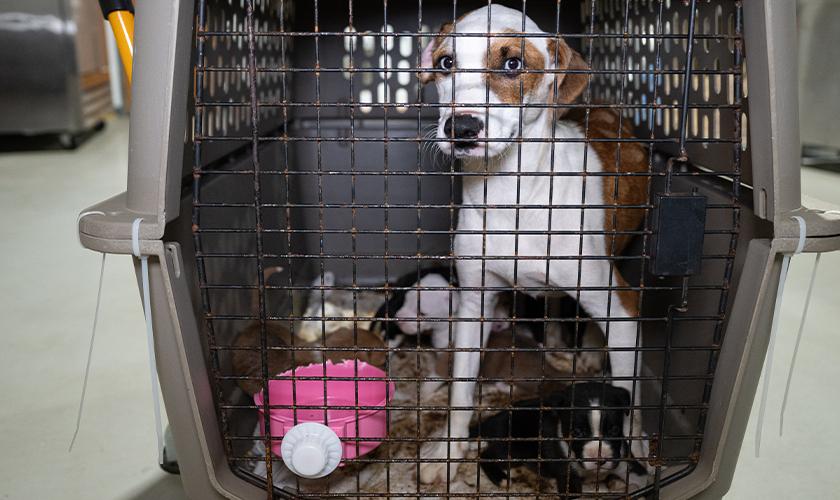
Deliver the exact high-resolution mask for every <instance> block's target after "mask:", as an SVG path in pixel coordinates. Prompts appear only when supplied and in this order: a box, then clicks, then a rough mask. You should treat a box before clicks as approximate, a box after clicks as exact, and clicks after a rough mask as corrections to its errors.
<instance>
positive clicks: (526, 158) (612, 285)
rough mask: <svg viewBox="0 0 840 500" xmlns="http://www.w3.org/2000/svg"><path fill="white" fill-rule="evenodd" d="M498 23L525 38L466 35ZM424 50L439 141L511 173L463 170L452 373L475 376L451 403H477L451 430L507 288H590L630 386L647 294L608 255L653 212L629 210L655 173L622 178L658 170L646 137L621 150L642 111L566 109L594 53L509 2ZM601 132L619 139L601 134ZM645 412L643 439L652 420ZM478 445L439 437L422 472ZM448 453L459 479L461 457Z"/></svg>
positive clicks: (586, 295) (616, 371) (463, 426)
mask: <svg viewBox="0 0 840 500" xmlns="http://www.w3.org/2000/svg"><path fill="white" fill-rule="evenodd" d="M488 9H490V12H489V13H488ZM523 20H524V28H525V29H524V32H523ZM488 22H489V31H490V32H491V34H493V35H496V34H508V35H509V34H517V33H519V34H521V36H513V37H510V36H505V37H499V36H490V37H487V36H484V37H482V36H465V37H457V36H455V35H453V33H454V34H459V33H460V34H473V35H474V34H482V33H483V34H486V33H487V32H488ZM523 48H524V50H523ZM488 50H489V52H488ZM421 60H422V67H423V69H425V70H426V71H425V72H424V73H422V74H421V79H422V80H423V81H425V82H431V81H434V82H435V84H436V86H437V91H438V96H439V97H440V102H441V104H443V105H442V106H440V118H439V121H438V128H437V139H438V146H439V148H440V150H441V151H442V152H443V153H445V154H449V155H452V156H454V157H455V158H457V159H459V160H460V168H461V169H462V170H463V171H465V172H472V173H488V174H500V175H467V176H463V177H462V179H463V196H462V198H463V206H462V208H461V209H460V211H459V214H458V224H457V230H456V233H457V234H456V235H455V241H454V250H455V251H454V255H456V256H458V257H467V258H468V259H469V260H468V259H463V260H457V261H456V269H457V271H458V276H459V279H460V285H461V286H462V287H463V289H464V290H463V291H462V292H461V297H460V305H459V307H458V312H457V317H458V319H460V320H462V321H459V322H457V323H455V325H454V328H453V340H454V344H455V346H454V347H455V348H457V349H459V351H457V352H455V353H454V358H453V377H454V378H455V379H462V380H461V381H456V382H453V383H452V387H451V391H452V392H451V404H452V406H453V407H462V408H466V409H464V410H459V411H452V412H450V413H449V422H448V423H447V424H446V425H444V426H443V429H444V430H443V431H440V433H439V435H441V436H449V437H453V438H463V437H466V436H467V435H468V432H469V422H470V419H471V417H472V410H471V409H469V408H471V407H472V406H473V393H474V388H475V380H476V375H477V374H478V368H479V353H478V349H477V348H478V346H479V345H480V344H481V342H482V339H483V340H484V341H485V343H486V340H487V336H488V335H489V333H490V331H489V328H482V323H481V322H480V321H478V319H480V318H484V317H488V316H490V315H491V313H492V312H493V310H494V308H495V306H496V303H497V301H498V296H499V293H498V292H497V291H494V290H493V288H495V287H507V286H519V287H534V288H539V287H543V288H545V287H557V288H561V289H562V288H566V289H569V288H578V287H579V289H580V293H579V294H576V298H578V300H579V302H580V305H581V307H582V308H583V309H584V310H585V311H586V312H587V313H588V314H589V315H590V316H591V317H592V318H597V319H599V322H598V325H599V326H600V327H601V330H602V331H603V332H605V334H606V336H607V340H608V341H607V344H608V345H609V346H610V348H612V349H613V350H611V351H610V363H611V366H612V373H613V375H614V376H616V377H617V378H619V377H620V378H621V379H618V380H616V382H615V384H616V385H619V386H621V387H624V388H625V389H627V390H630V389H631V388H632V381H631V377H632V376H633V375H634V370H635V367H636V366H637V363H636V355H635V353H634V352H633V351H632V349H633V348H634V347H635V346H636V345H637V344H639V343H641V341H640V339H638V335H637V328H638V325H637V321H635V318H636V316H637V311H638V305H639V302H638V292H637V291H635V290H632V289H630V287H628V285H627V283H626V282H625V281H624V279H623V278H622V277H621V275H620V274H619V273H618V272H617V271H616V270H615V269H614V268H613V266H611V264H610V260H609V257H611V256H613V255H617V254H619V253H620V252H621V250H622V249H623V248H624V246H625V245H626V244H627V242H628V240H629V239H630V237H631V232H632V231H634V230H636V229H638V227H639V226H640V225H641V222H642V220H643V218H644V212H643V210H641V209H636V208H629V209H625V208H620V206H622V205H630V206H639V205H644V204H645V202H646V189H645V180H644V177H643V176H629V177H618V176H617V175H611V173H618V172H621V173H625V172H645V173H646V172H648V159H647V155H646V153H645V150H644V148H642V147H641V146H640V145H638V144H635V143H632V142H626V143H622V144H621V145H620V148H621V149H620V155H619V151H618V144H617V142H616V141H615V139H616V138H617V137H620V138H621V139H622V140H625V139H626V140H628V141H632V140H633V136H632V129H631V127H630V124H629V123H628V122H629V120H623V121H620V117H619V115H618V114H617V113H615V112H613V111H612V110H610V109H606V108H592V109H589V110H588V113H583V114H582V113H580V112H578V113H564V111H565V108H566V105H568V104H570V103H571V102H572V101H573V100H574V99H575V98H577V97H578V96H579V95H580V94H581V93H582V92H583V90H584V89H585V88H586V87H587V85H588V75H587V74H586V71H587V70H588V67H587V65H586V63H585V62H584V61H583V59H582V58H581V56H580V55H579V54H578V53H577V52H575V51H574V50H572V49H571V48H570V47H569V46H568V45H567V44H566V42H565V41H563V39H562V38H559V37H557V36H546V33H545V32H544V31H542V30H541V29H540V28H539V27H538V26H537V24H536V23H534V22H533V21H532V20H531V19H530V18H528V17H525V16H524V14H523V13H521V12H519V11H516V10H513V9H509V8H507V7H503V6H500V5H492V6H488V7H483V8H481V9H478V10H475V11H473V12H470V13H468V14H466V15H464V16H463V17H461V18H459V19H458V20H457V22H456V24H455V25H446V26H444V27H443V29H442V31H441V33H440V35H439V36H437V37H435V38H433V40H432V42H431V43H430V44H429V45H428V46H427V47H426V49H425V50H424V52H423V54H422V57H421ZM464 70H469V71H464ZM476 70H478V71H476ZM552 104H556V105H555V106H552ZM619 124H622V125H621V126H620V125H619ZM619 134H620V136H619ZM556 139H559V140H560V141H556ZM602 139H608V140H607V141H604V142H588V141H589V140H596V141H598V140H602ZM584 180H585V181H584ZM547 207H552V208H550V209H549V208H547ZM554 207H557V208H554ZM584 207H586V208H585V209H584ZM549 232H550V233H551V234H550V235H549ZM512 256H516V257H517V259H515V260H514V259H511V257H512ZM547 256H550V257H551V258H550V259H548V258H547ZM580 256H586V257H589V258H586V259H580ZM476 257H478V258H476ZM529 293H532V294H535V295H536V294H538V292H529ZM482 306H483V307H482ZM607 319H609V322H607V321H606V320H607ZM635 394H639V391H638V390H637V391H636V392H635ZM634 420H635V421H634V422H633V431H634V432H633V435H636V436H638V435H640V432H641V422H640V421H639V420H638V418H636V419H634ZM634 443H635V441H634ZM465 451H466V450H465V449H464V445H463V442H457V441H447V440H443V441H438V442H435V443H429V444H428V445H426V447H424V449H423V450H422V452H421V456H422V457H424V458H434V459H444V460H440V461H431V460H429V461H425V462H423V463H422V464H421V466H420V480H421V481H422V482H425V483H434V482H438V481H444V480H445V479H446V477H447V471H446V466H447V460H445V459H446V458H447V457H448V458H449V459H455V460H457V459H461V458H464V454H465ZM448 463H449V466H450V473H451V474H452V476H454V475H455V474H456V473H457V466H458V464H457V461H454V460H450V461H449V462H448Z"/></svg>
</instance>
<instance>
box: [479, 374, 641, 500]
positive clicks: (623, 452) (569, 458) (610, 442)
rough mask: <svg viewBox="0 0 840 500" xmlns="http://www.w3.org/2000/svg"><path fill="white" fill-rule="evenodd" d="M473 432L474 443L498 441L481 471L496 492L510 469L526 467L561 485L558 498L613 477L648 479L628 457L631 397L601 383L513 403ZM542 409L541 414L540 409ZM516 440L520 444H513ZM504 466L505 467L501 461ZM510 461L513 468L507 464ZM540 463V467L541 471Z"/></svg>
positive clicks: (489, 447)
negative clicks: (487, 439)
mask: <svg viewBox="0 0 840 500" xmlns="http://www.w3.org/2000/svg"><path fill="white" fill-rule="evenodd" d="M513 406H514V409H512V410H505V411H502V412H499V413H497V414H496V415H493V416H492V417H489V418H487V419H485V420H483V421H482V422H481V427H480V429H479V426H474V427H472V428H471V429H470V436H471V437H478V436H480V437H481V438H495V439H498V440H490V441H489V442H488V444H487V446H486V448H484V450H483V451H482V452H481V454H480V457H481V462H480V464H481V468H482V470H484V473H485V474H486V475H487V477H488V478H489V479H490V480H491V481H493V483H494V484H496V485H497V486H498V485H500V484H501V482H502V481H503V480H505V479H506V478H507V477H508V467H509V466H510V467H518V466H521V465H527V466H529V467H531V468H534V469H537V468H538V469H539V473H540V474H541V475H543V476H546V477H551V478H554V479H555V480H556V481H557V489H558V492H559V493H560V494H561V495H562V494H566V495H570V496H568V497H566V498H576V497H578V496H579V494H580V493H581V492H582V485H583V484H584V483H588V482H600V481H603V480H605V479H606V477H607V476H608V475H611V474H614V475H618V476H619V477H620V478H622V479H624V478H625V477H626V475H627V467H628V466H629V467H630V472H631V476H632V475H644V474H645V473H646V471H645V469H644V467H642V466H641V465H640V464H639V463H638V462H637V461H636V460H634V459H632V458H630V459H628V457H629V456H630V453H629V448H630V447H629V445H628V443H627V440H626V439H625V429H628V428H629V426H630V422H629V417H628V415H629V413H630V411H629V407H630V393H628V392H627V390H625V389H621V388H618V387H614V386H612V385H609V384H602V383H578V384H574V385H571V386H569V387H567V388H566V389H564V390H562V391H559V392H555V393H552V394H551V395H550V396H548V397H547V398H544V399H543V401H542V404H540V399H539V398H536V399H528V400H524V401H518V402H516V403H514V405H513ZM540 408H542V410H541V409H540ZM511 438H516V439H517V440H516V441H510V439H511ZM500 460H504V461H500ZM508 460H510V462H508ZM539 460H543V461H542V462H539V463H540V465H539V467H537V463H538V461H539Z"/></svg>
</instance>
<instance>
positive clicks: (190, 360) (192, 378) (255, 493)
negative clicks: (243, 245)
mask: <svg viewBox="0 0 840 500" xmlns="http://www.w3.org/2000/svg"><path fill="white" fill-rule="evenodd" d="M162 248H163V252H162V255H158V257H157V258H154V257H152V258H150V259H149V260H150V262H149V282H150V285H149V286H150V296H151V308H152V324H153V328H154V336H155V355H156V360H157V371H158V374H159V375H160V381H161V392H162V394H163V400H164V405H165V408H166V413H167V415H168V417H169V425H170V426H171V427H172V431H173V432H172V434H173V439H174V441H175V446H176V448H177V451H178V457H179V465H180V470H181V480H182V482H183V484H184V489H185V491H186V492H187V494H188V495H189V496H190V498H194V499H202V500H204V499H222V498H260V497H261V496H263V495H264V494H265V492H264V491H262V490H259V489H257V488H256V487H254V486H252V485H249V484H247V483H245V482H243V481H241V480H239V479H238V478H235V477H234V476H233V473H232V472H231V470H230V468H229V467H228V465H227V461H226V460H225V455H224V444H223V442H222V439H221V435H220V434H219V428H218V424H217V421H216V418H215V413H216V411H215V405H214V397H213V394H212V393H213V389H212V386H211V384H210V383H209V380H208V374H207V370H206V365H205V362H204V357H203V356H202V347H201V344H202V338H201V335H200V334H199V330H198V328H197V325H196V322H195V318H194V317H193V316H192V314H190V313H191V309H192V307H191V304H190V293H189V288H190V284H189V283H188V281H187V277H188V273H186V272H184V265H185V263H186V262H185V261H184V260H183V255H182V254H181V250H180V246H179V245H177V244H172V243H169V244H164V245H163V246H162ZM161 259H163V260H161ZM135 263H136V272H137V273H138V274H137V278H138V282H139V281H140V280H141V276H140V272H141V271H140V266H139V261H138V260H136V259H135Z"/></svg>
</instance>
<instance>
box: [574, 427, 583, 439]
mask: <svg viewBox="0 0 840 500" xmlns="http://www.w3.org/2000/svg"><path fill="white" fill-rule="evenodd" d="M572 437H576V438H582V437H583V431H582V430H580V429H572Z"/></svg>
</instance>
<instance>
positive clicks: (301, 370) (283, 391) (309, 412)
mask: <svg viewBox="0 0 840 500" xmlns="http://www.w3.org/2000/svg"><path fill="white" fill-rule="evenodd" d="M355 363H358V375H357V374H356V367H355V366H354V361H352V360H346V361H343V362H342V363H339V364H336V365H334V364H333V363H332V361H329V360H327V368H326V374H327V376H326V378H327V379H329V378H330V377H346V378H353V377H359V378H384V377H385V372H384V371H382V370H380V369H379V368H376V367H375V366H371V365H369V364H367V363H365V362H363V361H356V362H355ZM294 375H295V376H297V377H319V378H320V379H321V380H269V381H268V391H269V392H268V394H269V403H270V404H271V406H274V405H284V406H289V408H272V409H270V410H269V411H268V412H269V415H270V416H271V435H272V436H273V437H282V436H285V435H286V432H288V431H289V430H290V429H291V428H292V427H294V426H295V424H296V423H298V424H302V423H304V422H317V423H319V424H325V425H327V426H328V427H329V428H330V429H332V430H333V431H334V432H335V433H336V434H338V437H339V438H341V439H342V441H343V442H342V448H343V450H342V454H341V458H342V460H344V459H348V458H355V457H357V456H359V455H364V454H365V453H367V452H369V451H371V450H373V449H374V448H376V447H377V446H379V445H380V444H381V441H358V442H357V441H344V439H346V438H355V437H359V438H366V439H370V438H380V439H381V438H383V437H385V432H386V426H387V424H388V417H389V413H388V411H386V410H374V409H360V410H358V411H357V410H356V409H330V408H329V407H330V406H347V407H356V406H357V404H356V387H357V386H358V389H359V402H358V406H362V407H364V406H379V407H384V406H386V405H387V404H388V400H389V399H390V398H391V397H393V395H394V391H395V390H396V387H395V386H394V383H393V382H390V383H387V384H386V381H385V380H382V381H378V380H358V381H357V380H324V365H323V364H322V363H319V364H314V365H309V366H299V367H297V368H296V369H295V370H294ZM279 376H281V377H291V376H292V370H289V371H287V372H284V373H282V374H280V375H279ZM293 384H294V389H295V391H294V392H293V390H292V389H293ZM325 384H326V401H325V398H324V385H325ZM389 386H390V387H389ZM386 388H388V390H387V392H386ZM254 402H255V403H256V404H257V406H262V405H263V404H264V403H263V392H262V391H260V392H258V393H257V394H255V395H254ZM293 404H296V405H298V406H327V410H326V422H325V421H324V410H323V409H292V408H291V406H292V405H293ZM259 411H260V432H261V433H262V434H263V435H265V418H264V410H263V408H260V409H259ZM357 415H358V419H357ZM295 416H297V422H295ZM357 422H358V433H357ZM357 444H358V453H357V452H356V445H357ZM278 449H279V447H278Z"/></svg>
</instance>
